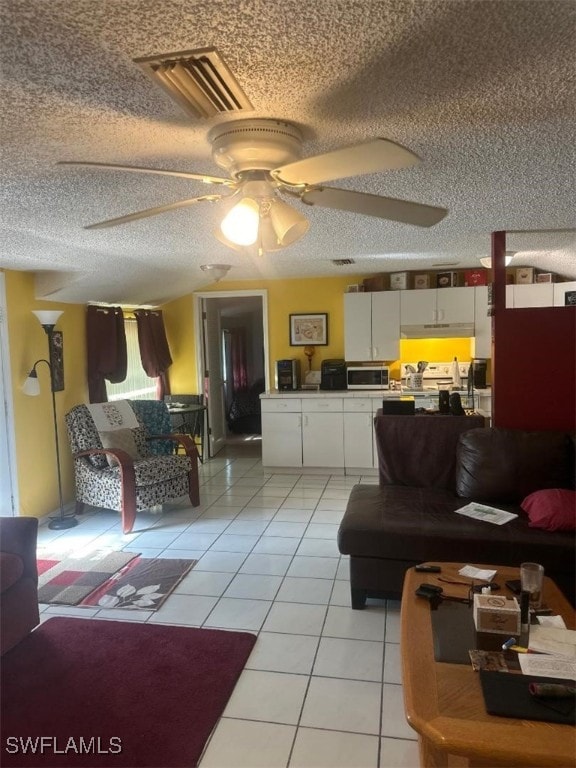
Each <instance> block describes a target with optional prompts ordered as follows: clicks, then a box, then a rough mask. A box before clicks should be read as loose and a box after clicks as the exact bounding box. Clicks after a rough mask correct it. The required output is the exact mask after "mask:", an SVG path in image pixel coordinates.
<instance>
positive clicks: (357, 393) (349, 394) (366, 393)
mask: <svg viewBox="0 0 576 768" xmlns="http://www.w3.org/2000/svg"><path fill="white" fill-rule="evenodd" d="M438 391H439V390H437V389H421V390H417V391H416V390H406V389H403V390H399V389H394V390H389V389H353V390H350V389H332V390H325V389H322V390H313V389H297V390H295V391H290V392H286V391H282V392H280V391H278V390H276V389H273V390H270V391H269V392H263V393H262V394H261V395H260V399H261V400H262V399H268V398H273V397H288V398H302V397H314V398H319V397H345V398H347V399H348V398H360V397H363V398H366V397H368V398H374V399H376V398H378V399H379V398H395V397H411V396H413V395H422V396H425V397H435V396H436V395H437V394H438ZM454 391H455V392H458V393H459V394H460V395H461V396H462V397H465V396H467V395H468V392H467V390H464V389H461V390H454ZM474 394H475V395H484V396H487V395H491V394H492V390H491V389H475V390H474Z"/></svg>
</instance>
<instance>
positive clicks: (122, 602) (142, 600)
mask: <svg viewBox="0 0 576 768" xmlns="http://www.w3.org/2000/svg"><path fill="white" fill-rule="evenodd" d="M197 562H198V561H197V560H181V559H171V560H169V559H167V558H161V557H158V558H150V559H147V558H141V557H136V558H135V559H134V560H132V561H131V562H130V563H128V565H127V566H126V567H125V568H123V569H122V570H121V571H120V572H119V573H116V574H114V576H112V577H111V578H109V579H108V580H107V581H106V582H104V584H102V586H100V587H98V588H97V589H95V590H94V591H93V592H91V593H90V594H89V595H88V596H87V597H85V598H84V599H83V600H82V602H81V603H80V605H81V606H90V607H94V606H97V607H99V608H124V609H126V608H127V609H130V610H141V611H157V610H158V608H160V606H161V605H162V604H163V603H164V601H165V600H166V598H167V597H168V595H170V593H171V592H172V591H173V590H174V589H175V587H176V586H177V585H178V584H179V583H180V581H181V580H182V579H183V578H184V576H186V574H187V573H188V572H189V571H190V570H191V569H192V568H193V567H194V565H195V564H196V563H197Z"/></svg>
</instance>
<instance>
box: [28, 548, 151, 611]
mask: <svg viewBox="0 0 576 768" xmlns="http://www.w3.org/2000/svg"><path fill="white" fill-rule="evenodd" d="M136 557H138V552H111V551H110V550H109V549H96V550H92V551H88V552H86V551H82V552H66V553H62V552H50V551H46V550H41V551H39V552H38V554H37V564H38V574H39V577H38V602H40V603H49V604H51V605H78V604H79V603H81V602H82V600H84V598H86V597H87V596H88V595H89V594H90V593H91V592H93V591H94V590H95V589H96V588H97V587H100V586H101V585H102V584H104V583H105V582H107V581H108V579H110V577H111V576H113V575H114V574H116V573H118V571H121V570H122V569H123V568H125V567H126V565H128V564H129V563H130V561H132V560H134V558H136Z"/></svg>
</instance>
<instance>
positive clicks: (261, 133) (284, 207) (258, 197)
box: [59, 49, 448, 252]
mask: <svg viewBox="0 0 576 768" xmlns="http://www.w3.org/2000/svg"><path fill="white" fill-rule="evenodd" d="M135 61H136V62H137V63H139V64H140V65H141V66H142V67H143V68H144V69H145V71H147V73H148V74H149V75H150V76H152V77H153V78H154V79H156V80H158V81H159V82H160V84H161V85H162V86H163V87H164V88H166V89H167V90H168V91H169V93H170V94H171V95H172V96H174V97H175V98H176V100H177V101H178V103H180V105H181V106H185V108H187V111H188V112H193V113H194V114H195V115H200V116H213V115H214V114H218V113H219V112H230V111H241V110H243V109H249V108H251V104H250V102H249V101H248V99H247V97H246V96H245V95H244V94H243V93H242V91H241V89H240V87H239V85H238V83H237V81H236V80H235V79H234V78H233V75H232V74H231V73H230V71H229V70H228V68H227V67H226V65H225V64H224V63H223V61H222V59H221V58H219V57H218V54H217V52H215V51H214V50H213V49H202V50H200V51H195V52H194V51H184V52H182V53H180V54H166V55H163V56H161V57H147V58H145V59H136V60H135ZM208 138H209V141H210V143H211V146H212V157H213V160H214V162H215V163H216V164H217V165H218V166H219V167H220V168H222V169H224V170H225V171H226V172H227V173H228V177H219V176H210V175H207V174H202V173H194V172H187V171H176V170H165V169H159V168H142V167H138V166H130V165H116V164H109V163H98V162H88V161H85V162H84V161H72V160H68V161H61V162H60V163H59V165H74V166H85V167H90V168H98V169H108V170H116V171H127V172H131V173H152V174H160V175H167V176H177V177H181V178H186V179H190V180H194V181H200V182H203V183H205V184H208V185H213V186H216V187H221V188H222V189H223V191H222V192H221V193H218V194H204V195H200V196H196V197H191V198H188V199H185V200H178V201H176V202H173V203H168V204H166V205H160V206H156V207H154V208H147V209H145V210H142V211H136V212H135V213H129V214H127V215H125V216H119V217H117V218H113V219H108V220H107V221H102V222H98V223H95V224H90V225H88V226H86V227H85V228H86V229H102V228H106V227H113V226H116V225H118V224H125V223H127V222H130V221H136V220H138V219H143V218H147V217H149V216H155V215H157V214H160V213H165V212H167V211H174V210H176V209H178V208H185V207H188V206H190V205H195V204H196V203H203V202H213V203H218V204H219V205H221V206H222V211H223V218H222V221H221V224H220V226H219V228H218V229H217V231H216V232H215V233H214V234H215V236H216V237H217V238H218V239H219V240H220V241H221V242H223V243H224V244H226V245H228V246H229V247H232V248H235V249H240V250H242V249H244V248H251V247H253V246H256V247H257V248H258V250H259V251H260V252H268V251H275V250H279V249H280V248H284V247H286V246H288V245H291V244H292V243H294V242H296V241H297V240H298V239H299V238H300V237H302V236H303V235H304V234H305V233H306V232H307V230H308V227H309V222H308V220H307V218H306V217H305V216H304V215H303V214H302V213H300V211H298V210H297V209H296V208H295V207H294V206H293V205H290V204H289V203H287V202H286V201H285V199H283V198H288V199H290V198H292V199H297V200H300V201H301V202H303V203H305V204H306V205H311V206H313V205H316V206H320V207H325V208H334V209H338V210H342V211H351V212H353V213H358V214H362V215H367V216H376V217H379V218H382V219H387V220H391V221H397V222H401V223H404V224H412V225H415V226H420V227H430V226H432V225H434V224H437V223H438V222H439V221H440V220H441V219H443V218H444V217H445V216H446V214H447V213H448V211H447V210H446V209H445V208H439V207H435V206H431V205H424V204H421V203H416V202H410V201H407V200H398V199H395V198H391V197H384V196H380V195H373V194H368V193H363V192H354V191H351V190H346V189H339V188H336V187H328V186H325V183H326V182H328V181H334V180H336V179H343V178H349V177H351V176H358V175H361V174H368V173H377V172H380V171H386V170H393V169H400V168H409V167H411V166H413V165H416V164H417V163H419V162H420V158H419V157H418V156H417V155H416V154H414V153H413V152H411V151H410V150H409V149H406V148H405V147H403V146H401V145H400V144H397V143H395V142H393V141H390V140H388V139H382V138H376V139H373V140H372V141H368V142H364V143H361V144H355V145H352V146H349V147H343V148H340V149H336V150H333V151H331V152H327V153H324V154H320V155H315V156H312V157H307V158H306V157H305V158H304V159H301V155H302V151H301V150H302V143H303V139H302V134H301V132H300V130H299V128H298V127H297V126H296V125H294V124H293V123H289V122H285V121H282V120H274V119H262V118H247V119H242V120H234V121H231V122H225V123H221V124H220V125H217V126H215V127H214V128H213V129H212V130H211V131H210V133H209V135H208Z"/></svg>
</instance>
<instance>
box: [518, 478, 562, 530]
mask: <svg viewBox="0 0 576 768" xmlns="http://www.w3.org/2000/svg"><path fill="white" fill-rule="evenodd" d="M520 506H521V507H522V509H523V510H524V512H526V513H527V515H528V519H529V521H530V522H529V523H528V525H529V526H530V527H531V528H543V529H544V530H545V531H574V530H576V491H570V490H567V489H565V488H551V489H550V490H545V491H535V492H534V493H531V494H530V495H529V496H526V498H525V499H524V500H523V501H522V504H521V505H520Z"/></svg>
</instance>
